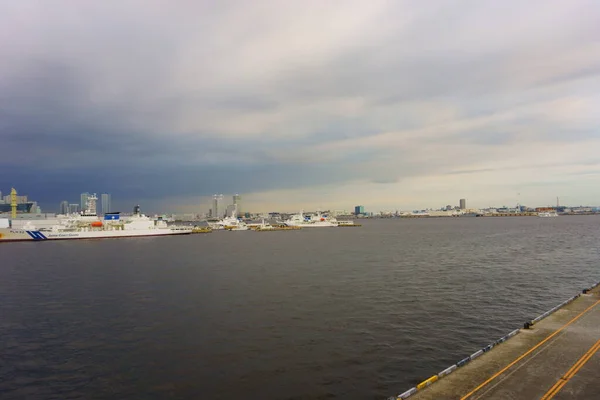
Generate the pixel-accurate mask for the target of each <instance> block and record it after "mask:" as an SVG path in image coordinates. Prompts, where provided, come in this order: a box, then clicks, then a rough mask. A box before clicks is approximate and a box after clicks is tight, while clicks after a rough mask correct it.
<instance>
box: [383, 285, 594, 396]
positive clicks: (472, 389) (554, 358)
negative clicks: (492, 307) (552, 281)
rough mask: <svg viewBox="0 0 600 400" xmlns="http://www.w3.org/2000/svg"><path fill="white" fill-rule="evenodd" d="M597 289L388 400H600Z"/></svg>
mask: <svg viewBox="0 0 600 400" xmlns="http://www.w3.org/2000/svg"><path fill="white" fill-rule="evenodd" d="M599 285H600V282H599V283H597V284H595V285H593V286H592V287H590V288H586V289H584V290H583V291H582V292H581V293H580V294H578V295H576V296H573V297H572V298H570V299H567V300H566V301H565V302H563V303H561V304H559V305H558V306H556V307H554V308H553V309H551V310H549V311H547V312H545V313H544V314H542V315H540V316H539V317H537V318H535V319H533V320H531V321H525V323H524V325H523V327H522V328H519V329H515V330H514V331H512V332H510V333H509V334H507V335H506V336H504V337H503V338H500V339H499V340H497V341H496V342H494V343H491V344H490V345H488V346H486V347H484V348H482V349H480V350H478V351H477V352H475V353H473V354H472V355H471V356H469V357H466V358H464V359H462V360H460V361H458V362H457V363H456V364H455V365H452V366H450V367H448V368H446V369H445V370H443V371H442V372H440V373H438V374H436V375H433V376H431V377H430V378H428V379H426V380H424V381H423V382H421V383H420V384H418V385H417V386H415V387H414V388H411V389H409V390H407V391H405V392H403V393H401V394H400V395H397V396H393V397H391V398H390V399H408V398H410V399H411V400H413V399H414V400H425V399H431V400H433V399H435V400H467V399H469V400H476V399H486V400H487V399H510V400H521V399H522V400H532V399H543V400H550V399H556V400H565V399H600V383H599V379H600V378H599V377H600V373H599V372H598V371H600V286H599Z"/></svg>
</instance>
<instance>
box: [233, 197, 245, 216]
mask: <svg viewBox="0 0 600 400" xmlns="http://www.w3.org/2000/svg"><path fill="white" fill-rule="evenodd" d="M233 205H234V206H237V213H238V215H243V214H242V196H240V195H239V194H237V193H236V194H234V195H233Z"/></svg>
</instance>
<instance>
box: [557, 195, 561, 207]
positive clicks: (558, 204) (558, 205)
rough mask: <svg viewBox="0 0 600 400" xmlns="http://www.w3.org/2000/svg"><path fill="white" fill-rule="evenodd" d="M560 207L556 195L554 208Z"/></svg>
mask: <svg viewBox="0 0 600 400" xmlns="http://www.w3.org/2000/svg"><path fill="white" fill-rule="evenodd" d="M558 207H560V203H559V202H558V196H556V208H558Z"/></svg>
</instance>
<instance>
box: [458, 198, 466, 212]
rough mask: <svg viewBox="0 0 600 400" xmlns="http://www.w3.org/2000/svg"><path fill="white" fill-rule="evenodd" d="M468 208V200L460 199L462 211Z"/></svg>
mask: <svg viewBox="0 0 600 400" xmlns="http://www.w3.org/2000/svg"><path fill="white" fill-rule="evenodd" d="M466 208H467V200H466V199H460V209H461V210H465V209H466Z"/></svg>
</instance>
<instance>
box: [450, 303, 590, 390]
mask: <svg viewBox="0 0 600 400" xmlns="http://www.w3.org/2000/svg"><path fill="white" fill-rule="evenodd" d="M598 304H600V300H598V301H597V302H595V303H594V304H592V305H591V306H589V307H588V308H586V309H585V310H583V311H582V312H581V313H580V314H579V315H577V316H576V317H574V318H573V319H572V320H570V321H569V322H567V323H566V324H564V325H563V326H561V327H560V328H559V329H558V330H557V331H555V332H554V333H552V334H551V335H550V336H548V337H547V338H546V339H544V340H542V341H541V342H539V343H538V344H536V345H535V346H533V347H532V348H531V349H529V350H528V351H527V352H525V353H524V354H522V355H520V356H519V357H518V358H517V359H516V360H514V361H513V362H511V363H510V364H508V365H507V366H506V367H504V368H502V369H501V370H500V371H498V372H496V373H495V374H494V375H492V376H491V377H490V378H489V379H488V380H486V381H485V382H483V383H482V384H481V385H479V386H477V387H476V388H475V389H473V390H471V391H470V392H469V393H467V394H466V395H464V396H463V397H461V399H460V400H466V399H468V398H469V397H471V396H473V395H474V394H475V393H477V392H478V391H479V390H481V389H482V388H483V387H485V386H486V385H487V384H489V383H490V382H491V381H493V380H494V379H496V378H497V377H499V376H500V375H502V374H503V373H504V372H506V370H507V369H509V368H510V367H512V366H513V365H515V364H516V363H518V362H519V361H521V360H522V359H523V358H525V357H527V356H528V355H529V354H531V353H532V352H534V351H535V350H536V349H537V348H539V347H540V346H541V345H543V344H544V343H546V342H547V341H548V340H550V339H552V338H553V337H554V336H556V335H558V334H559V333H560V332H561V331H562V330H563V329H565V328H567V327H568V326H569V325H571V324H572V323H573V322H575V321H577V320H578V319H579V318H581V317H582V316H583V315H584V314H585V313H587V312H588V311H590V310H591V309H592V308H594V307H596V306H597V305H598Z"/></svg>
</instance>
